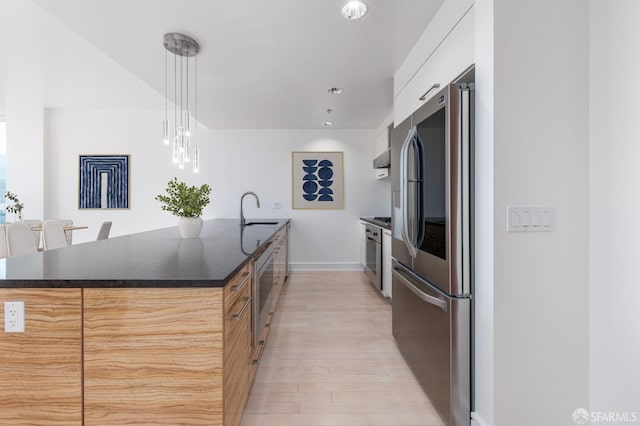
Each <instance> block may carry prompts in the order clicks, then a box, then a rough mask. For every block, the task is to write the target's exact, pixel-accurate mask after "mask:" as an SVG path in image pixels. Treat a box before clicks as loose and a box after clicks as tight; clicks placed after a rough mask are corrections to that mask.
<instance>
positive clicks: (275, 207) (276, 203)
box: [273, 201, 282, 210]
mask: <svg viewBox="0 0 640 426" xmlns="http://www.w3.org/2000/svg"><path fill="white" fill-rule="evenodd" d="M273 208H274V209H275V210H278V209H281V208H282V204H281V203H279V202H277V201H276V202H275V203H273Z"/></svg>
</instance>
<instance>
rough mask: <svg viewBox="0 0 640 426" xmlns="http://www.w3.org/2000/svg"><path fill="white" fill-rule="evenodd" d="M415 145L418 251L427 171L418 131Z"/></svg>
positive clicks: (415, 229)
mask: <svg viewBox="0 0 640 426" xmlns="http://www.w3.org/2000/svg"><path fill="white" fill-rule="evenodd" d="M413 146H414V150H415V153H416V158H417V162H416V171H415V174H416V180H417V185H416V186H417V187H418V188H417V190H416V203H415V204H416V212H415V215H416V225H415V228H414V235H413V245H414V247H415V248H416V252H417V251H418V247H420V246H422V242H423V241H424V223H425V218H424V208H423V206H424V200H423V197H424V185H425V182H424V178H425V171H424V170H423V168H424V167H425V161H424V144H423V143H422V139H420V134H418V132H417V131H416V135H415V137H414V138H413Z"/></svg>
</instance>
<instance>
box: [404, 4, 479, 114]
mask: <svg viewBox="0 0 640 426" xmlns="http://www.w3.org/2000/svg"><path fill="white" fill-rule="evenodd" d="M473 61H474V56H473V0H445V2H444V3H443V4H442V6H441V7H440V9H439V10H438V13H436V15H435V16H434V18H433V20H432V21H431V23H430V24H429V26H428V27H427V29H426V30H425V31H424V33H423V34H422V36H421V37H420V39H419V40H418V41H417V43H416V44H415V46H414V47H413V49H411V52H409V55H408V56H407V58H406V59H405V60H404V62H403V63H402V65H401V66H400V68H398V70H397V71H396V72H395V74H394V77H393V91H394V97H395V99H394V103H393V121H394V124H395V125H396V126H397V125H398V124H400V123H401V122H402V121H403V120H404V119H406V118H407V117H409V116H410V115H411V113H413V112H414V111H415V110H417V109H418V108H420V106H422V104H423V103H424V102H425V101H427V100H428V99H429V98H431V97H432V96H433V95H435V94H436V93H438V92H439V91H440V89H441V88H443V87H444V86H445V85H447V84H449V83H451V82H452V81H453V80H454V79H455V78H456V77H458V76H459V75H460V74H462V72H464V71H465V70H466V69H467V68H469V67H470V66H471V65H472V64H473ZM438 86H439V87H438ZM425 94H426V96H425ZM421 98H422V99H421Z"/></svg>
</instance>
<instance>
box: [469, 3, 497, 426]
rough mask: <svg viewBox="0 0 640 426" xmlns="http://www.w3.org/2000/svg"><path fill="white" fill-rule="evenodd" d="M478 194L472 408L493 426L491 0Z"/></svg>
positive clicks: (482, 61)
mask: <svg viewBox="0 0 640 426" xmlns="http://www.w3.org/2000/svg"><path fill="white" fill-rule="evenodd" d="M473 13H474V31H475V33H474V42H475V46H474V52H475V55H476V57H477V59H476V70H475V73H476V141H475V142H476V143H475V155H476V174H475V177H476V181H475V183H476V192H475V203H476V213H475V271H474V272H475V282H474V293H473V297H474V304H475V308H476V309H475V311H474V321H475V324H474V326H475V328H474V330H475V334H474V339H475V341H474V343H475V354H474V362H475V368H474V380H475V389H476V392H475V394H474V403H475V406H474V412H473V414H472V415H473V417H474V419H475V420H476V421H477V424H478V425H479V426H489V425H492V424H493V411H494V410H493V401H494V396H493V394H494V379H493V376H494V364H493V359H494V350H493V346H494V337H493V329H494V314H493V268H494V261H495V260H494V253H493V234H494V226H493V215H494V210H493V193H494V177H493V126H494V123H493V90H494V81H493V80H494V77H493V49H494V47H493V45H494V37H493V0H475V3H474V6H473Z"/></svg>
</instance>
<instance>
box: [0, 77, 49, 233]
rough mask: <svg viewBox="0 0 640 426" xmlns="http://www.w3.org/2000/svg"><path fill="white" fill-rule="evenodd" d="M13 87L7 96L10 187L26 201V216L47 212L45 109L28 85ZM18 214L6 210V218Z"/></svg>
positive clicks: (40, 214) (8, 184) (10, 219)
mask: <svg viewBox="0 0 640 426" xmlns="http://www.w3.org/2000/svg"><path fill="white" fill-rule="evenodd" d="M21 88H22V89H23V90H17V89H18V87H15V86H14V87H12V88H11V93H10V94H9V96H8V97H7V104H6V108H7V159H8V161H7V176H6V177H7V191H10V192H13V193H14V194H16V195H17V196H18V199H19V200H20V202H21V203H22V204H23V205H24V208H23V210H22V218H23V219H39V218H41V217H42V215H43V212H44V173H45V172H44V134H45V121H46V111H45V110H44V109H43V108H42V102H41V101H40V99H39V98H38V97H37V96H36V95H35V94H34V93H33V92H32V91H31V90H29V88H28V87H25V86H21ZM14 220H16V217H15V216H14V215H13V214H11V213H7V221H8V222H12V221H14Z"/></svg>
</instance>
